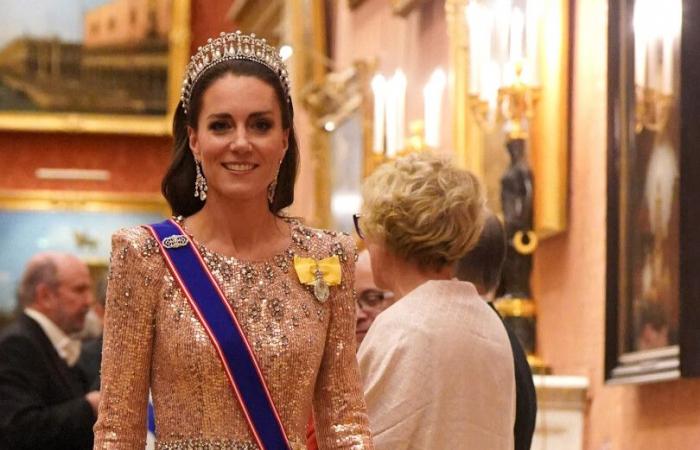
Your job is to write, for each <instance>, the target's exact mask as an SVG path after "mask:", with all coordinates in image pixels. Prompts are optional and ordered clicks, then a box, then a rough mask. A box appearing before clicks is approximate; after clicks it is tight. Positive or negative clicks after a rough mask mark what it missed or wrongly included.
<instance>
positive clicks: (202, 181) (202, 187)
mask: <svg viewBox="0 0 700 450" xmlns="http://www.w3.org/2000/svg"><path fill="white" fill-rule="evenodd" d="M201 164H202V163H200V162H199V161H197V160H196V159H195V160H194V167H195V171H196V172H197V176H196V177H195V179H194V196H195V197H199V199H200V200H201V201H204V200H206V199H207V189H208V187H207V179H206V178H204V175H203V174H202V167H201Z"/></svg>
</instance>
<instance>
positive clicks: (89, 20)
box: [0, 0, 190, 135]
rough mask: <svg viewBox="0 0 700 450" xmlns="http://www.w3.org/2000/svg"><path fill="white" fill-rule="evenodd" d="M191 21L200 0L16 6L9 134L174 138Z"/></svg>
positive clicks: (8, 56) (3, 108)
mask: <svg viewBox="0 0 700 450" xmlns="http://www.w3.org/2000/svg"><path fill="white" fill-rule="evenodd" d="M189 20H190V0H153V1H140V0H52V1H50V2H32V3H31V6H28V5H27V4H26V2H9V3H7V5H5V6H4V7H3V14H2V17H0V129H8V130H31V131H69V132H102V133H132V134H155V135H158V134H163V135H165V134H167V133H168V132H169V128H170V125H169V117H170V116H171V115H172V112H173V111H174V108H175V106H176V105H177V101H178V99H179V91H180V83H181V81H182V74H183V73H184V69H185V65H186V63H187V56H188V53H189V45H190V30H189Z"/></svg>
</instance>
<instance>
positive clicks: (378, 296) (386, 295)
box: [357, 289, 394, 309]
mask: <svg viewBox="0 0 700 450" xmlns="http://www.w3.org/2000/svg"><path fill="white" fill-rule="evenodd" d="M392 298H394V293H393V292H391V291H380V290H377V289H366V290H364V291H362V292H360V293H359V295H358V296H357V304H358V305H360V308H362V309H365V308H376V307H377V306H379V305H381V304H382V302H383V301H384V300H391V299H392Z"/></svg>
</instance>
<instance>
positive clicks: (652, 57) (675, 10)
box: [633, 0, 682, 133]
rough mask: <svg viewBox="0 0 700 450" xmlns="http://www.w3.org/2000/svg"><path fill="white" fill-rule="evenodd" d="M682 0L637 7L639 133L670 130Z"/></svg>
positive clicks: (639, 0) (646, 0)
mask: <svg viewBox="0 0 700 450" xmlns="http://www.w3.org/2000/svg"><path fill="white" fill-rule="evenodd" d="M681 21H682V6H681V1H680V0H668V1H665V2H663V4H661V3H658V2H655V1H653V0H636V2H635V4H634V19H633V23H634V85H635V97H636V98H635V100H636V102H635V130H636V132H637V133H641V132H642V131H643V130H644V129H648V130H650V131H654V132H661V131H663V130H664V129H665V128H666V124H667V122H668V116H669V111H670V109H671V105H672V101H673V98H674V92H675V90H676V89H675V85H676V83H675V77H674V75H675V74H676V73H678V58H677V57H676V56H675V55H676V52H675V50H676V43H677V42H678V37H679V36H680V30H681Z"/></svg>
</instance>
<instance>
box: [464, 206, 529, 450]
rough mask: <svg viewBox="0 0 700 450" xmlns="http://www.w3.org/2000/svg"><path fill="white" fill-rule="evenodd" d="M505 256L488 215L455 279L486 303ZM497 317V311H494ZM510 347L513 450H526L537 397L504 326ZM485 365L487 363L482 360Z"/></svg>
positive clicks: (499, 232)
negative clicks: (512, 396)
mask: <svg viewBox="0 0 700 450" xmlns="http://www.w3.org/2000/svg"><path fill="white" fill-rule="evenodd" d="M505 257H506V237H505V231H504V230H503V225H502V224H501V221H500V220H499V219H498V217H496V216H495V215H493V214H490V215H489V216H488V217H487V219H486V222H485V224H484V230H483V231H482V232H481V236H479V242H477V244H476V247H474V248H473V249H472V250H471V251H470V252H469V253H467V254H466V255H465V256H464V257H463V258H462V259H460V260H459V262H458V263H457V271H456V276H457V278H459V279H460V280H462V281H469V282H471V283H472V284H474V286H475V287H476V290H477V291H478V292H479V295H481V296H482V297H484V299H485V300H486V301H488V302H489V305H491V307H492V308H493V309H494V311H496V308H494V307H493V305H492V304H491V302H490V301H489V297H492V296H493V294H494V293H495V292H496V288H498V283H499V282H500V280H501V270H502V268H503V262H504V260H505ZM496 314H498V312H496ZM503 325H504V326H505V328H506V331H507V332H508V339H509V340H510V346H511V348H512V349H513V363H514V367H515V426H514V429H513V433H514V435H515V450H528V449H529V448H530V446H531V445H532V435H533V434H534V432H535V421H536V417H537V394H536V392H535V384H534V383H533V381H532V372H531V371H530V365H529V364H528V362H527V357H526V356H525V352H524V351H523V348H522V346H521V345H520V342H519V341H518V337H517V336H516V335H515V333H514V332H513V330H511V329H510V327H508V325H507V324H505V323H504V324H503ZM485 363H486V361H485Z"/></svg>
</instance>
